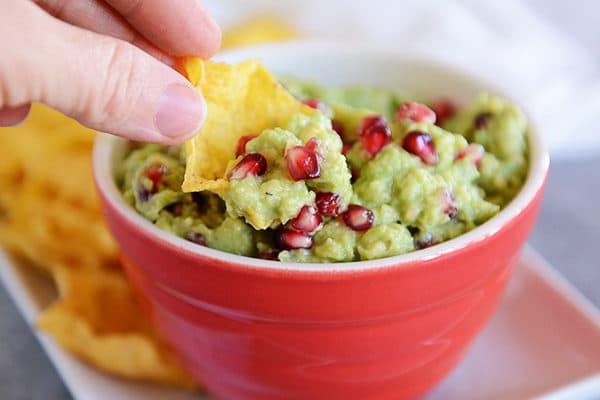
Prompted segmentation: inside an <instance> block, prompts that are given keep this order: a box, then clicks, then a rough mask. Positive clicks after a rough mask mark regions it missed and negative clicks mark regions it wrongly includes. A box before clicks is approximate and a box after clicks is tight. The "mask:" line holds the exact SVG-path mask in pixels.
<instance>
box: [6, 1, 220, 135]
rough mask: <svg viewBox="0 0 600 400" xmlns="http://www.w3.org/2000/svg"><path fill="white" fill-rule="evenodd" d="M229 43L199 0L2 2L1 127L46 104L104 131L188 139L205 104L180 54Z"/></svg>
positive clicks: (204, 52) (203, 53)
mask: <svg viewBox="0 0 600 400" xmlns="http://www.w3.org/2000/svg"><path fill="white" fill-rule="evenodd" d="M220 43H221V32H220V30H219V27H218V26H217V24H216V23H215V22H214V21H213V20H212V18H211V17H210V16H209V15H208V13H207V12H206V10H205V9H204V8H203V6H202V4H201V3H200V1H199V0H169V1H164V0H106V1H103V0H35V1H31V0H10V1H1V2H0V54H1V55H2V56H1V57H0V126H13V125H16V124H18V123H20V122H22V121H23V120H24V119H25V118H26V117H27V114H28V112H29V109H30V107H31V103H32V102H41V103H45V104H47V105H49V106H50V107H53V108H55V109H57V110H59V111H61V112H62V113H64V114H66V115H68V116H70V117H72V118H75V119H77V120H78V121H79V122H81V123H82V124H83V125H86V126H88V127H90V128H93V129H96V130H99V131H104V132H109V133H112V134H115V135H119V136H123V137H126V138H129V139H132V140H139V141H145V142H154V143H160V144H177V143H181V142H182V141H184V140H186V139H188V138H189V137H190V136H192V135H193V134H194V133H195V132H196V131H197V130H198V129H199V128H200V126H201V125H202V122H203V121H204V117H205V115H206V104H205V102H204V99H203V98H202V96H201V94H200V93H198V91H197V90H195V89H194V88H193V87H192V86H191V85H190V84H189V82H188V81H187V80H186V79H185V78H184V77H183V76H181V75H180V74H179V73H177V72H176V71H175V70H173V69H172V68H171V67H172V66H173V65H174V58H175V57H176V56H183V55H194V56H199V57H202V58H209V57H211V56H212V55H213V54H214V53H215V52H216V51H217V50H218V48H219V46H220Z"/></svg>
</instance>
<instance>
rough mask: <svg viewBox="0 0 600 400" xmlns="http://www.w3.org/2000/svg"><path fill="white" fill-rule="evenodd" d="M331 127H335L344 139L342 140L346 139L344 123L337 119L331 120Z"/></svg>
mask: <svg viewBox="0 0 600 400" xmlns="http://www.w3.org/2000/svg"><path fill="white" fill-rule="evenodd" d="M331 129H333V130H334V131H335V132H336V133H337V134H338V135H339V136H340V138H341V139H342V142H344V141H345V140H346V136H345V132H344V127H343V126H342V124H340V123H339V122H338V121H336V120H335V119H334V120H331Z"/></svg>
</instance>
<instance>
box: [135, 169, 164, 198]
mask: <svg viewBox="0 0 600 400" xmlns="http://www.w3.org/2000/svg"><path fill="white" fill-rule="evenodd" d="M168 172H169V171H168V170H167V167H166V166H165V165H164V164H161V163H154V164H152V165H150V166H149V167H148V168H146V170H145V171H144V172H142V176H143V177H145V178H148V179H149V180H150V181H151V182H152V186H151V187H150V188H148V187H146V186H145V185H143V184H142V183H140V184H139V187H138V196H139V198H140V200H142V201H148V199H149V198H150V197H151V196H152V195H153V194H154V193H156V192H158V185H159V184H160V182H161V181H162V179H163V177H164V176H165V175H167V173H168Z"/></svg>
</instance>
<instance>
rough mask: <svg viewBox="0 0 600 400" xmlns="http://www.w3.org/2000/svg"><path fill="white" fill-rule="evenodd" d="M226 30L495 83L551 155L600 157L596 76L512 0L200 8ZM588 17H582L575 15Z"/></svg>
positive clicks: (299, 0)
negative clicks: (266, 31)
mask: <svg viewBox="0 0 600 400" xmlns="http://www.w3.org/2000/svg"><path fill="white" fill-rule="evenodd" d="M205 4H206V6H207V7H208V9H209V10H210V11H211V12H212V13H213V15H214V16H215V18H216V19H217V21H218V22H219V23H221V25H222V26H223V27H224V28H227V26H231V25H232V24H235V23H236V22H239V21H241V20H244V19H247V18H249V17H251V16H254V15H264V14H268V15H273V16H276V17H279V18H282V19H283V20H285V21H286V22H288V23H290V24H291V25H292V26H295V27H296V28H298V29H299V30H300V31H301V32H304V33H306V34H307V35H309V36H312V37H323V38H327V39H336V40H352V41H363V42H371V43H377V44H380V45H384V46H386V47H389V49H390V51H401V52H411V53H417V54H419V55H422V56H424V57H429V58H433V59H435V60H440V61H442V62H444V63H447V64H451V65H454V66H457V67H460V68H462V69H465V70H467V71H469V72H471V73H474V74H477V75H480V76H482V77H484V78H487V79H488V80H492V81H494V82H496V86H498V87H499V88H500V89H502V90H503V91H505V92H506V93H509V94H510V96H511V97H512V98H513V99H515V100H516V101H518V102H519V103H520V104H521V105H522V106H523V107H524V108H525V109H526V110H527V111H528V112H529V113H530V114H531V115H532V117H533V118H534V119H535V120H536V122H537V124H538V126H539V128H540V130H541V131H542V132H543V134H544V135H545V137H546V139H547V140H546V141H547V143H548V145H549V147H550V149H551V153H552V155H553V157H573V156H577V157H581V156H584V155H586V154H593V153H596V154H597V153H600V133H599V132H597V130H598V128H597V127H596V126H598V125H600V70H599V69H598V65H597V60H595V59H594V58H593V57H592V56H591V54H589V52H588V51H587V50H586V49H585V48H584V47H583V46H582V45H580V44H579V43H578V42H576V41H574V40H572V39H571V38H570V37H567V36H566V35H564V34H563V33H561V32H559V31H558V30H557V29H556V28H555V27H554V26H552V25H551V24H550V23H549V22H547V21H545V20H543V19H541V18H539V17H538V16H537V15H536V14H535V13H534V12H533V11H532V10H531V9H530V8H529V7H527V6H526V5H524V4H522V3H520V2H518V1H517V0H503V1H498V2H496V1H489V2H488V1H477V0H465V1H458V0H449V1H443V0H439V1H438V0H420V1H418V2H417V1H415V2H409V1H393V0H369V1H359V0H345V1H342V0H288V1H283V0H251V1H249V0H206V1H205ZM582 12H585V10H582Z"/></svg>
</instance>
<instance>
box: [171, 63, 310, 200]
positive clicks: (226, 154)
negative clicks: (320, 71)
mask: <svg viewBox="0 0 600 400" xmlns="http://www.w3.org/2000/svg"><path fill="white" fill-rule="evenodd" d="M201 63H202V66H203V67H202V68H201V69H200V71H201V76H200V80H199V82H198V84H197V87H198V89H199V90H200V91H201V92H202V94H203V95H204V98H205V99H206V103H207V106H208V115H207V117H206V121H205V122H204V126H203V127H202V129H200V132H199V133H198V134H197V135H196V136H195V137H194V138H192V139H191V140H190V141H188V142H187V143H186V153H187V165H186V169H185V179H184V182H183V186H182V189H183V191H184V192H198V191H202V190H209V191H212V192H215V193H217V194H223V192H224V191H225V190H226V189H227V187H228V185H229V182H228V181H227V180H226V179H224V176H225V170H226V168H227V163H228V162H229V161H231V160H233V159H235V150H236V146H237V142H238V140H239V138H240V137H241V136H244V135H250V134H257V133H260V132H262V131H263V130H265V129H268V128H274V127H281V126H285V125H286V123H287V122H288V121H289V120H290V118H291V117H292V116H293V115H295V114H297V113H299V112H302V113H306V114H309V113H312V112H314V110H313V109H312V108H310V107H307V106H305V105H303V104H302V103H300V102H299V101H298V100H297V99H295V98H294V97H293V96H292V95H291V94H289V93H288V92H287V90H285V88H283V87H282V86H281V84H279V83H278V82H277V81H276V80H275V78H273V76H272V75H271V74H270V73H269V72H268V71H267V70H266V69H265V68H264V67H263V66H262V65H261V64H260V63H259V62H258V61H255V60H250V61H244V62H241V63H239V64H235V65H230V64H225V63H214V62H210V61H202V62H201Z"/></svg>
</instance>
